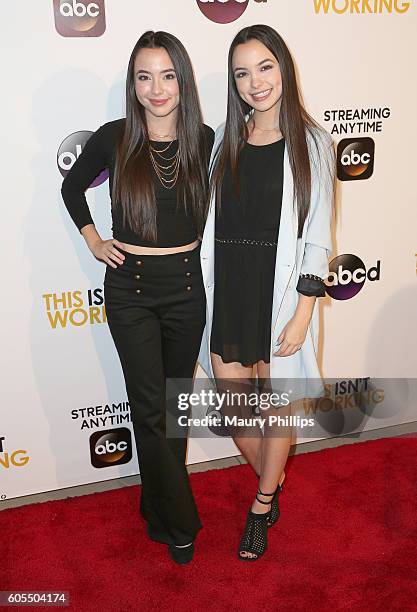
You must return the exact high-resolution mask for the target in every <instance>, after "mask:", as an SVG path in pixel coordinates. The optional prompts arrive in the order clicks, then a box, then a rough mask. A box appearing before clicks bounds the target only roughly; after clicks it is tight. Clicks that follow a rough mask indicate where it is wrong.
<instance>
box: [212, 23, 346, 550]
mask: <svg viewBox="0 0 417 612" xmlns="http://www.w3.org/2000/svg"><path fill="white" fill-rule="evenodd" d="M211 167H212V168H213V170H212V174H211V180H212V190H211V206H210V210H209V217H208V220H207V225H206V230H205V232H204V236H203V244H202V253H201V256H202V262H203V275H204V280H205V287H206V292H207V322H206V327H207V332H206V333H205V334H204V341H203V346H202V351H201V354H200V359H201V363H202V365H203V366H205V367H206V368H207V371H208V372H209V373H211V371H212V372H213V375H214V377H215V379H216V382H217V386H218V388H219V389H220V390H223V392H225V394H226V396H225V400H226V401H224V402H223V404H222V413H223V415H224V416H225V417H227V420H226V421H225V424H228V425H231V426H232V428H231V434H232V436H233V438H234V441H235V442H236V444H237V446H238V447H239V449H240V450H241V452H242V454H243V455H244V456H245V457H246V459H247V460H248V463H250V465H251V466H252V467H253V469H254V471H255V472H256V474H257V475H258V477H259V488H258V491H257V493H256V495H254V500H253V503H252V505H251V508H250V511H249V512H248V515H247V520H246V526H245V530H244V533H243V536H242V539H241V542H240V545H239V551H238V557H239V559H241V560H244V561H254V560H256V559H259V558H260V557H261V556H262V555H263V554H264V552H265V550H266V548H267V528H268V527H270V526H272V525H273V524H274V523H275V522H276V521H277V519H278V517H279V507H278V494H279V492H280V491H281V485H282V482H283V480H284V467H285V464H286V461H287V457H288V452H289V449H290V444H291V437H292V431H291V418H289V419H286V417H291V416H292V414H291V399H293V398H294V399H295V398H296V399H301V398H303V397H315V395H309V394H310V393H311V389H312V387H313V379H318V378H319V377H320V373H319V369H318V366H317V360H316V352H317V325H318V312H317V308H316V306H317V304H316V298H317V297H320V296H324V295H325V290H324V288H325V285H324V282H323V280H322V279H323V277H324V276H325V274H326V270H328V254H329V251H330V248H331V233H330V225H331V211H332V196H333V189H332V187H333V182H334V154H333V149H332V145H331V138H330V136H329V135H327V134H326V133H325V132H324V130H322V129H321V128H320V127H319V126H318V125H317V124H316V122H315V121H314V120H313V119H312V118H311V117H310V116H309V115H308V114H307V112H306V111H305V109H304V108H303V106H302V104H301V102H300V98H299V93H298V89H297V83H296V77H295V70H294V65H293V61H292V58H291V55H290V53H289V50H288V48H287V46H286V45H285V42H284V41H283V40H282V38H281V37H280V36H279V34H278V33H277V32H275V30H273V29H272V28H270V27H269V26H265V25H255V26H251V27H248V28H244V29H243V30H242V31H241V32H239V33H238V34H237V36H236V37H235V39H234V40H233V42H232V45H231V48H230V51H229V91H228V108H227V119H226V123H225V125H224V126H221V127H220V128H219V129H218V131H217V132H216V139H215V150H213V155H212V163H211ZM213 243H214V244H213ZM206 355H210V357H209V358H206ZM256 378H257V379H258V380H257V384H256V385H255V384H254V379H256ZM296 380H301V381H304V382H303V383H297V387H295V386H294V382H295V381H296ZM306 381H309V383H308V385H307V383H306ZM301 384H302V385H303V386H302V387H301ZM317 386H319V385H317ZM316 388H317V387H316ZM295 389H296V390H297V395H294V394H293V395H291V393H292V392H293V391H294V390H295ZM299 389H300V391H299ZM305 390H306V392H307V395H304V391H305ZM227 391H229V392H234V393H235V395H234V396H232V395H231V394H230V393H229V394H227V393H226V392H227ZM259 391H261V393H259ZM271 392H272V394H271ZM277 392H279V393H277ZM319 393H320V391H319ZM237 394H239V395H237ZM254 397H255V398H256V397H257V398H258V401H259V403H258V405H256V403H255V408H254ZM228 398H229V399H228ZM228 402H229V405H227V403H228ZM250 402H251V403H250ZM277 407H278V408H279V410H278V409H277ZM240 417H245V419H244V420H243V421H242V420H239V421H237V420H236V421H233V419H237V418H238V419H240ZM263 419H264V420H263ZM278 419H279V420H278ZM242 422H244V426H243V427H242V426H239V425H240V423H242ZM236 423H237V425H238V426H236Z"/></svg>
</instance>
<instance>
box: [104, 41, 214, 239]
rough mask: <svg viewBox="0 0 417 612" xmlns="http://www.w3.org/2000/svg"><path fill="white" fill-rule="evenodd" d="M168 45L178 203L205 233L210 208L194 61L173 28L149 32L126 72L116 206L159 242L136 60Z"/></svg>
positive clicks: (140, 230)
mask: <svg viewBox="0 0 417 612" xmlns="http://www.w3.org/2000/svg"><path fill="white" fill-rule="evenodd" d="M158 48H163V49H165V50H166V51H167V53H168V55H169V56H170V58H171V61H172V64H173V66H174V70H175V73H176V77H177V80H178V87H179V107H178V115H177V138H178V146H179V148H180V173H179V177H178V182H177V202H178V204H180V203H181V204H183V205H184V207H185V210H186V213H187V214H190V215H191V216H192V218H193V221H194V224H195V227H196V229H197V232H198V234H199V235H201V234H202V231H203V226H204V221H205V216H206V212H207V192H208V177H207V166H208V158H207V147H206V144H205V131H204V125H203V118H202V114H201V108H200V103H199V99H198V93H197V87H196V84H195V79H194V73H193V69H192V66H191V61H190V58H189V56H188V53H187V51H186V50H185V48H184V46H183V44H182V43H181V42H180V41H179V40H178V38H176V37H175V36H173V35H172V34H169V33H167V32H153V31H148V32H145V33H144V34H143V35H142V36H141V37H140V38H139V40H138V41H137V43H136V44H135V46H134V47H133V50H132V53H131V55H130V60H129V65H128V68H127V77H126V123H125V129H124V132H123V134H122V136H121V138H120V141H119V143H118V146H117V153H116V163H115V174H114V181H113V191H112V200H113V206H121V207H122V212H123V223H124V225H125V226H126V225H127V226H129V227H130V228H131V229H132V230H133V231H134V232H137V233H140V234H141V236H143V238H144V239H145V240H148V241H150V242H156V239H157V224H156V212H157V208H156V201H155V190H154V182H153V169H152V165H151V158H150V153H149V141H150V138H149V132H148V126H147V122H146V115H145V109H144V107H143V106H142V104H140V102H139V101H138V99H137V96H136V91H135V74H134V72H135V71H134V64H135V59H136V56H137V54H138V53H139V51H140V50H141V49H158Z"/></svg>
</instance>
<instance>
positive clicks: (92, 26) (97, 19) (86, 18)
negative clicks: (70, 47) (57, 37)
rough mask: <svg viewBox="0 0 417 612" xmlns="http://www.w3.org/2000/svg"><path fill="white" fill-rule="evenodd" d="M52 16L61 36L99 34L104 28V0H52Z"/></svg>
mask: <svg viewBox="0 0 417 612" xmlns="http://www.w3.org/2000/svg"><path fill="white" fill-rule="evenodd" d="M54 16H55V28H56V31H57V32H58V34H61V36H101V35H102V34H103V33H104V31H105V29H106V18H105V14H104V0H94V1H92V0H66V1H64V0H54Z"/></svg>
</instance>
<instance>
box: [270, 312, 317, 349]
mask: <svg viewBox="0 0 417 612" xmlns="http://www.w3.org/2000/svg"><path fill="white" fill-rule="evenodd" d="M308 323H309V322H308V321H307V320H305V319H301V318H299V317H296V316H293V317H292V318H291V319H290V320H289V321H288V323H287V324H286V326H285V327H284V329H283V330H282V332H281V334H280V335H279V338H278V341H277V346H278V345H280V346H279V349H277V350H276V351H274V355H276V356H277V357H289V356H290V355H293V354H294V353H296V352H297V351H299V350H300V348H301V347H302V345H303V343H304V340H305V338H306V335H307V329H308Z"/></svg>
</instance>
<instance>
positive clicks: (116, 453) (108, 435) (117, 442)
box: [90, 427, 132, 468]
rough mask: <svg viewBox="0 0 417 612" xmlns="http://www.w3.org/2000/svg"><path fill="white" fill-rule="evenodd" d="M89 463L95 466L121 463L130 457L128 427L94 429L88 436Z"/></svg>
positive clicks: (109, 465) (126, 461) (130, 442)
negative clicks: (103, 429)
mask: <svg viewBox="0 0 417 612" xmlns="http://www.w3.org/2000/svg"><path fill="white" fill-rule="evenodd" d="M90 455H91V464H92V465H93V467H95V468H104V467H111V466H113V465H122V464H123V463H128V462H129V461H130V460H131V459H132V436H131V434H130V429H127V428H126V427H120V428H119V429H109V430H107V431H96V432H95V433H93V434H92V435H91V437H90Z"/></svg>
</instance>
